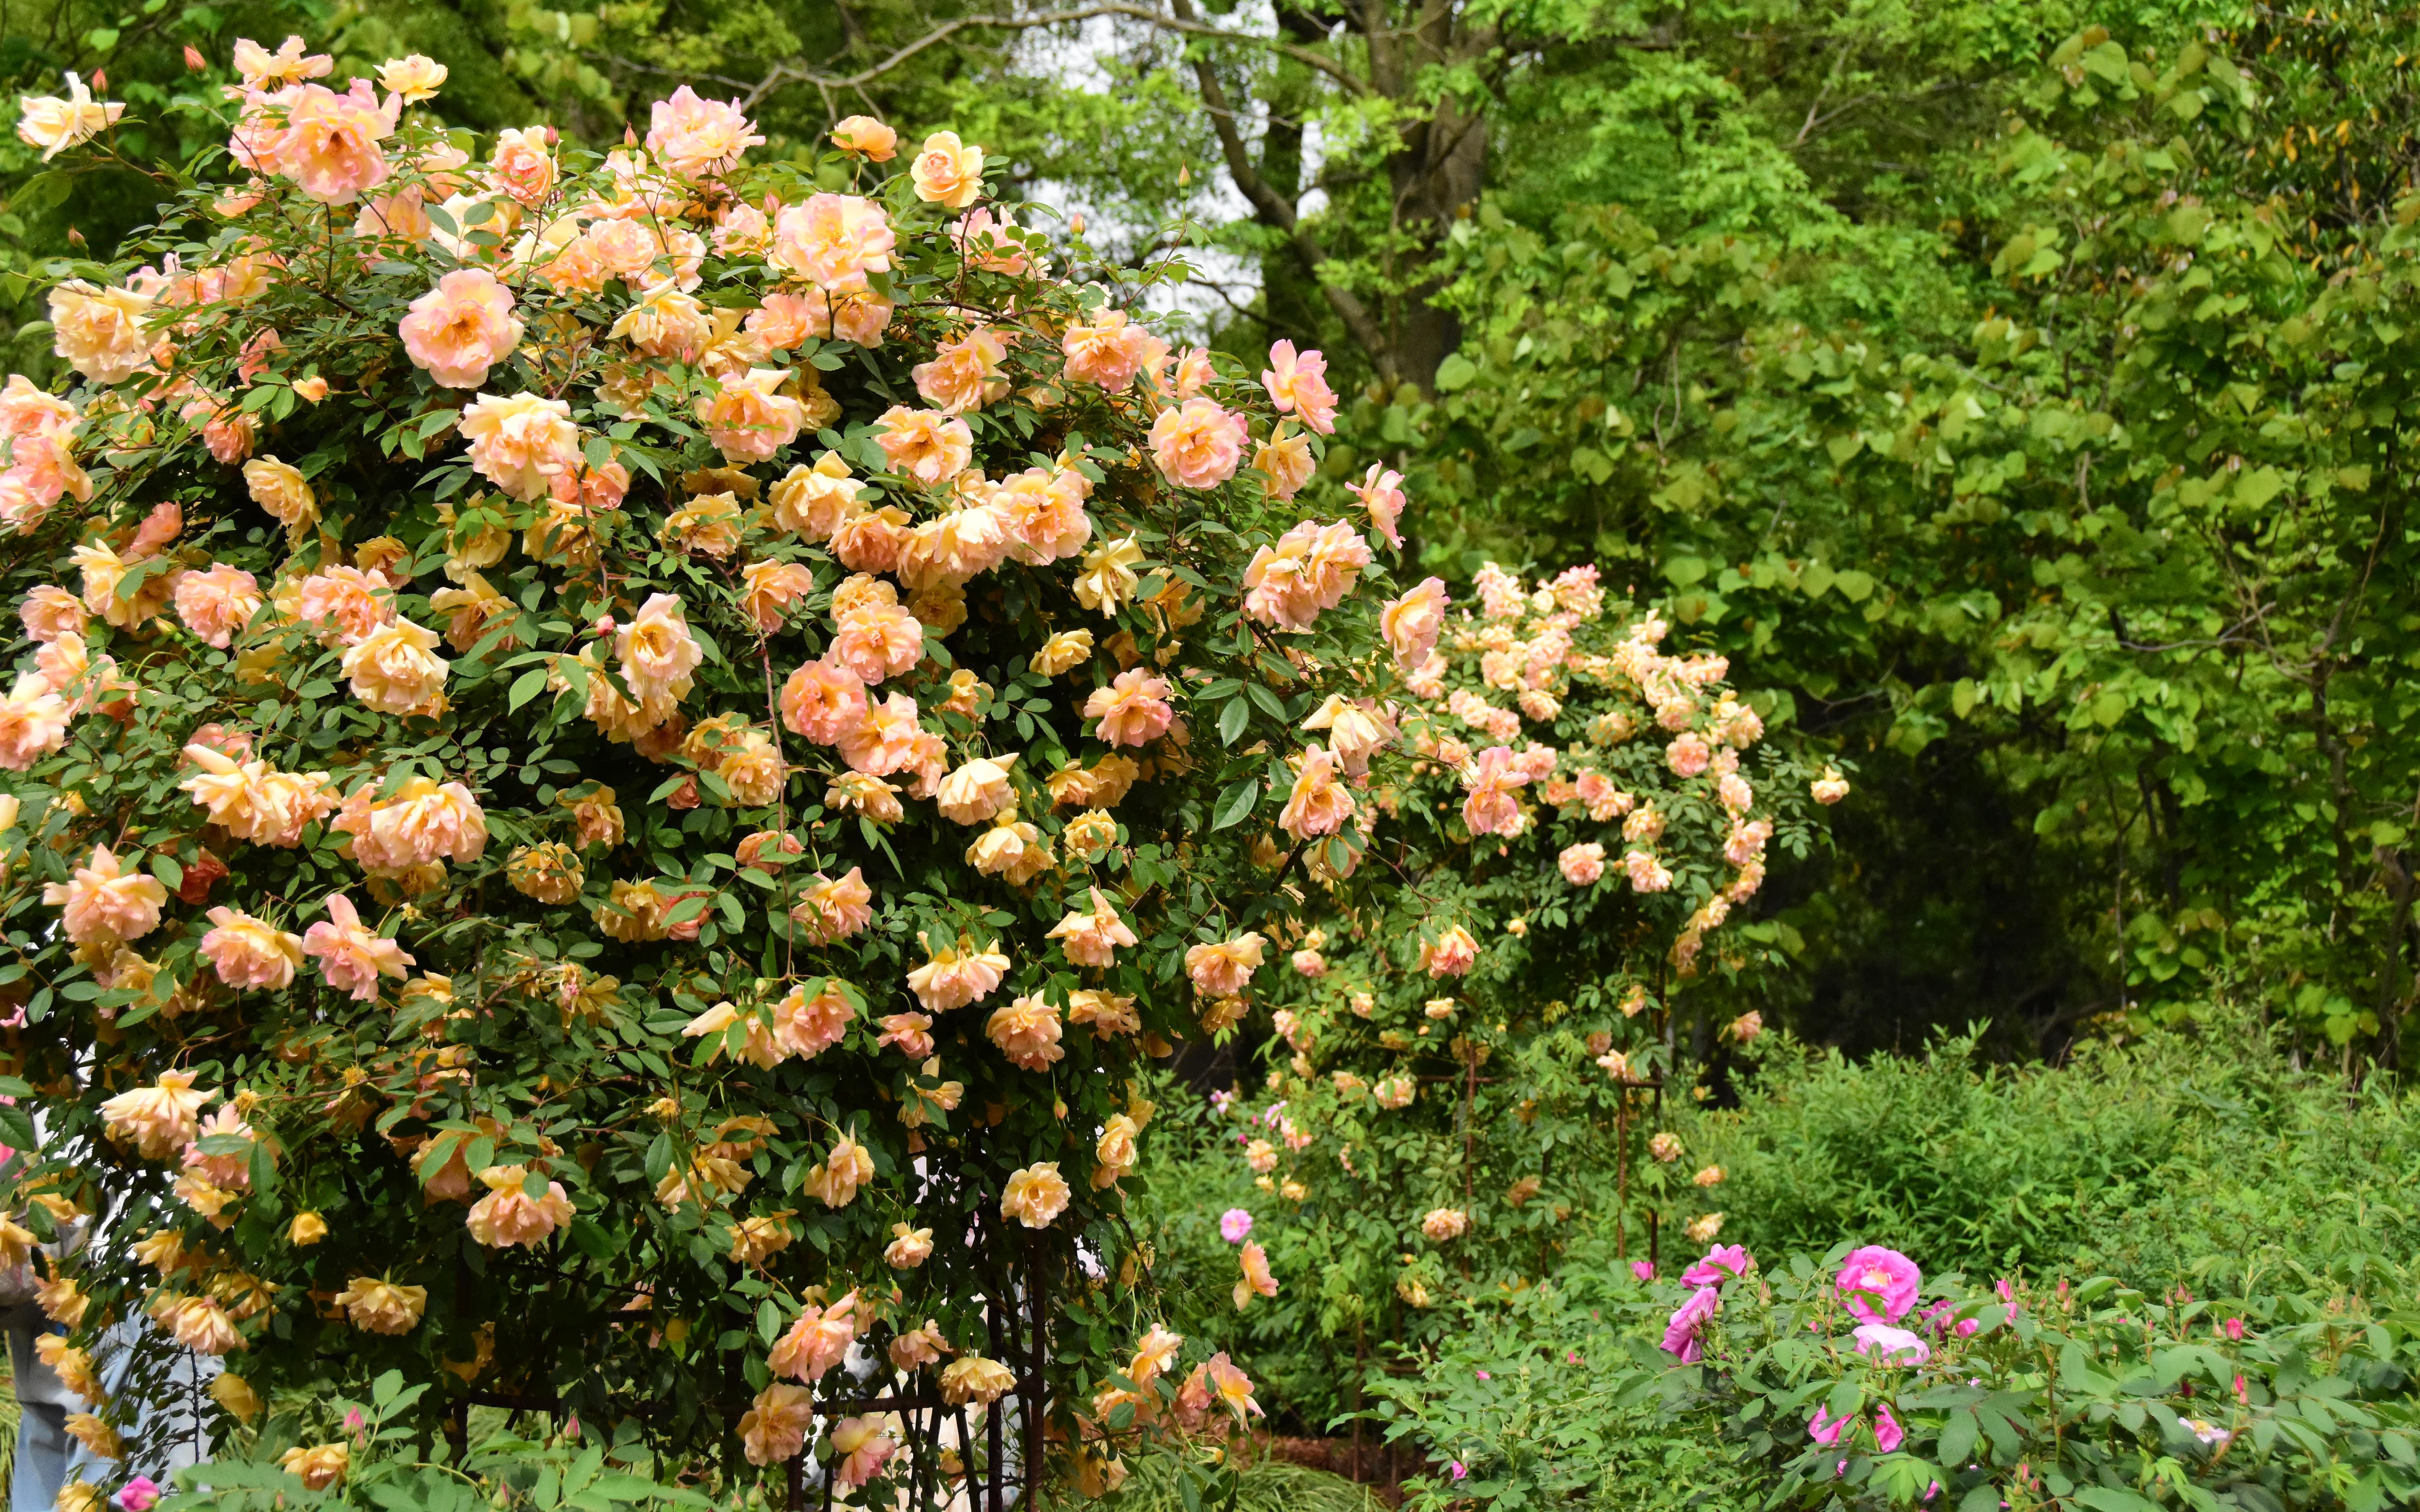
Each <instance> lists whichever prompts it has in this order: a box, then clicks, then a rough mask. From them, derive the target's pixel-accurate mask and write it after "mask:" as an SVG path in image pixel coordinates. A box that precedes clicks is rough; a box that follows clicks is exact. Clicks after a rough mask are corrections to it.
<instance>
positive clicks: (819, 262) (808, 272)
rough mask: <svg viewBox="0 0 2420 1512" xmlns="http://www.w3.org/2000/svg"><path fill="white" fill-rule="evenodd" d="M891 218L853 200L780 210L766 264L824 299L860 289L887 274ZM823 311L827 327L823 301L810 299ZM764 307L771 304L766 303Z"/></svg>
mask: <svg viewBox="0 0 2420 1512" xmlns="http://www.w3.org/2000/svg"><path fill="white" fill-rule="evenodd" d="M898 240H899V239H898V236H897V234H896V233H895V232H893V231H892V228H891V218H890V216H888V215H886V214H885V213H884V212H883V209H882V207H881V206H880V205H877V204H876V203H875V202H874V201H873V200H870V199H865V198H862V197H861V196H859V195H856V194H811V195H809V196H807V198H806V199H805V200H803V201H801V202H800V203H799V204H797V205H791V206H786V207H784V208H783V210H782V213H781V214H780V215H779V216H777V217H775V218H774V222H773V242H772V248H771V250H770V252H768V254H767V257H766V260H767V261H768V262H770V263H771V264H772V265H773V266H774V267H775V268H777V269H779V270H782V271H783V272H784V273H787V274H790V275H791V276H792V277H795V278H803V279H805V280H807V281H808V282H809V283H812V284H814V285H816V286H817V287H818V288H821V289H824V290H826V291H828V292H830V293H841V292H847V291H854V290H857V289H861V288H863V287H865V275H866V274H868V273H887V272H889V271H890V270H891V254H892V250H893V249H894V248H896V247H897V245H898ZM809 302H810V303H812V304H815V305H819V306H821V307H822V309H823V311H824V315H823V319H824V320H825V322H826V323H827V325H829V322H830V318H831V316H830V310H831V305H830V301H825V300H817V299H814V298H812V297H810V300H809ZM767 304H768V308H769V307H770V305H771V301H769V300H768V301H767Z"/></svg>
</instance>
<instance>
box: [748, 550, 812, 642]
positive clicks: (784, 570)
mask: <svg viewBox="0 0 2420 1512" xmlns="http://www.w3.org/2000/svg"><path fill="white" fill-rule="evenodd" d="M739 580H740V584H741V587H740V591H739V607H740V608H741V609H745V610H747V612H748V617H749V618H750V619H751V620H753V621H754V622H755V623H756V628H758V629H760V630H762V631H764V632H765V633H767V634H768V635H770V634H771V633H772V632H774V631H775V630H778V629H780V628H781V627H782V618H783V614H784V613H785V612H786V611H787V610H788V609H789V607H790V606H791V605H793V604H796V603H799V601H801V600H803V599H804V598H805V597H806V596H807V595H808V594H811V593H814V588H815V575H814V572H813V571H812V570H811V569H809V568H807V567H805V566H802V565H800V564H799V563H795V562H769V561H767V562H751V563H748V564H747V565H745V566H743V567H741V568H740V569H739Z"/></svg>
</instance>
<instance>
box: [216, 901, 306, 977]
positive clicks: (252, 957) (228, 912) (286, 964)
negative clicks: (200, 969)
mask: <svg viewBox="0 0 2420 1512" xmlns="http://www.w3.org/2000/svg"><path fill="white" fill-rule="evenodd" d="M209 920H210V926H211V927H210V931H209V933H207V934H204V935H203V936H202V959H204V960H206V961H208V962H209V964H210V965H211V967H212V968H213V969H215V970H216V971H217V972H218V974H219V980H221V981H223V982H225V983H226V984H227V985H228V986H230V987H233V988H235V989H236V990H237V991H239V992H242V991H247V990H260V991H268V992H278V991H282V990H283V989H285V988H287V987H291V986H292V985H294V973H295V972H297V971H299V970H301V969H302V936H301V935H299V934H288V933H286V932H285V931H284V930H281V929H279V928H278V927H277V926H275V925H274V924H270V923H266V922H264V921H262V920H260V919H257V918H253V917H252V916H251V915H250V914H245V913H239V912H238V911H237V910H235V909H232V908H213V909H211V910H210V912H209Z"/></svg>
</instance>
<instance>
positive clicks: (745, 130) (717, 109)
mask: <svg viewBox="0 0 2420 1512" xmlns="http://www.w3.org/2000/svg"><path fill="white" fill-rule="evenodd" d="M764 145H765V139H764V138H763V137H762V136H759V135H757V134H756V126H755V123H754V122H753V121H751V120H750V119H749V118H748V116H747V113H746V112H744V111H743V110H741V109H740V106H739V102H738V101H737V100H731V101H729V102H728V103H725V102H724V101H721V100H705V99H701V98H700V97H699V96H698V93H697V91H695V90H693V89H691V88H690V86H689V85H681V86H680V87H679V88H678V89H675V90H674V91H673V97H672V98H671V99H670V100H657V101H656V103H655V106H654V108H653V109H652V110H650V111H649V113H648V124H647V150H648V151H649V152H651V153H653V154H655V158H656V161H657V162H660V163H662V164H663V165H664V166H665V167H666V168H667V169H669V170H671V171H672V172H674V173H675V174H678V175H679V176H680V177H683V178H718V177H721V176H722V175H724V174H726V173H729V172H730V171H731V170H732V169H734V168H736V167H737V166H738V165H739V159H740V156H741V155H742V154H743V153H745V152H746V151H747V150H748V149H749V148H750V147H762V146H764Z"/></svg>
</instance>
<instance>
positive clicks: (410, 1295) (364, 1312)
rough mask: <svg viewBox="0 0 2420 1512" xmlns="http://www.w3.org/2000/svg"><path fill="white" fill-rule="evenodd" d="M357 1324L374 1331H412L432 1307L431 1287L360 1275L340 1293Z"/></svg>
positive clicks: (338, 1300)
mask: <svg viewBox="0 0 2420 1512" xmlns="http://www.w3.org/2000/svg"><path fill="white" fill-rule="evenodd" d="M336 1305H337V1306H339V1307H342V1308H344V1309H345V1313H346V1316H347V1317H348V1318H349V1319H351V1321H352V1325H353V1326H354V1327H355V1328H358V1329H361V1330H364V1331H365V1332H366V1333H371V1334H409V1333H411V1330H412V1329H413V1328H414V1327H415V1326H417V1325H418V1323H419V1322H420V1315H421V1314H422V1313H423V1312H425V1311H427V1307H428V1288H426V1287H403V1286H396V1284H394V1283H393V1282H390V1281H383V1280H380V1279H378V1278H377V1277H374V1276H366V1275H357V1276H355V1277H353V1278H352V1280H350V1281H349V1282H347V1283H346V1284H345V1289H344V1290H342V1291H340V1292H338V1293H336Z"/></svg>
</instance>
